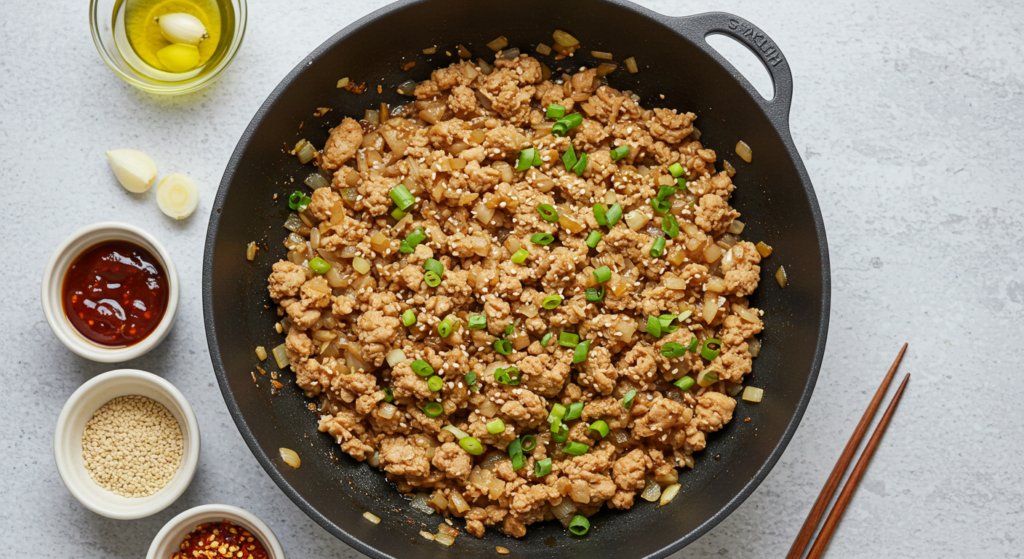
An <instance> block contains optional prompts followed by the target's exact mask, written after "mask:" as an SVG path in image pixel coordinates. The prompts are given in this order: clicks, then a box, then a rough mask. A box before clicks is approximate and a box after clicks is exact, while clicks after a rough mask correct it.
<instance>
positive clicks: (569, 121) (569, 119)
mask: <svg viewBox="0 0 1024 559" xmlns="http://www.w3.org/2000/svg"><path fill="white" fill-rule="evenodd" d="M560 120H561V121H562V122H565V124H566V125H567V126H568V127H569V129H570V130H571V129H573V128H576V127H577V126H579V125H581V124H583V115H581V114H580V113H572V114H567V115H565V117H564V118H562V119H560Z"/></svg>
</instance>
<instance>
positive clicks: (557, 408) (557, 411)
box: [548, 404, 565, 423]
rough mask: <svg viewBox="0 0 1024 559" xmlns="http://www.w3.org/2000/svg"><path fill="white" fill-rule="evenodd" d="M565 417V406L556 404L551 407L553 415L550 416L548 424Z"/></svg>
mask: <svg viewBox="0 0 1024 559" xmlns="http://www.w3.org/2000/svg"><path fill="white" fill-rule="evenodd" d="M563 417H565V406H563V405H562V404H555V405H553V406H551V413H550V414H548V423H554V422H555V420H556V419H559V420H560V419H562V418H563Z"/></svg>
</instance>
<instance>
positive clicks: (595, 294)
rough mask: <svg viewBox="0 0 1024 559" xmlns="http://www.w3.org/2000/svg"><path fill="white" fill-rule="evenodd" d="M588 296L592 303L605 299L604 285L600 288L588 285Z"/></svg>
mask: <svg viewBox="0 0 1024 559" xmlns="http://www.w3.org/2000/svg"><path fill="white" fill-rule="evenodd" d="M586 297H587V301H590V302H591V303H597V302H599V301H604V286H603V285H602V286H601V288H600V289H597V288H594V287H588V288H587V296H586Z"/></svg>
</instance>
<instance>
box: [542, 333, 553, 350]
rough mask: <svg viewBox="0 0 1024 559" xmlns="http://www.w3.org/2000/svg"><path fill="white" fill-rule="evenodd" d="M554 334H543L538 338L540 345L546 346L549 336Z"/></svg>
mask: <svg viewBox="0 0 1024 559" xmlns="http://www.w3.org/2000/svg"><path fill="white" fill-rule="evenodd" d="M552 336H554V334H552V333H551V332H548V333H547V334H544V337H543V338H541V339H540V345H542V346H544V347H548V342H550V341H551V337H552Z"/></svg>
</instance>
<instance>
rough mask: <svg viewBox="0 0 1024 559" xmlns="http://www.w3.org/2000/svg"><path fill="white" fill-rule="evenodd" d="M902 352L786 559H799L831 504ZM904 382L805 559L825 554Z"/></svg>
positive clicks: (861, 419)
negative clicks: (829, 503)
mask: <svg viewBox="0 0 1024 559" xmlns="http://www.w3.org/2000/svg"><path fill="white" fill-rule="evenodd" d="M906 351H907V344H903V347H902V348H901V349H900V354H899V355H897V356H896V361H894V362H893V364H892V367H890V368H889V372H888V373H886V375H885V378H884V379H882V384H881V386H879V387H878V390H877V391H875V396H874V398H872V399H871V403H870V404H868V409H866V410H864V416H863V417H861V418H860V423H858V424H857V428H856V429H854V431H853V435H852V436H850V441H849V442H847V443H846V448H844V449H843V453H842V454H841V455H840V456H839V461H838V462H836V465H835V467H834V468H832V474H831V475H829V476H828V481H826V482H825V487H823V488H822V489H821V493H820V494H818V500H817V501H815V502H814V506H813V507H811V512H810V513H809V514H808V515H807V520H805V521H804V525H803V527H802V528H800V533H799V534H797V536H796V541H794V542H793V547H791V548H790V549H789V554H788V555H786V559H800V558H801V557H802V556H803V554H804V550H805V549H806V548H807V544H809V543H810V542H811V536H813V535H814V530H815V528H817V527H818V523H819V522H820V521H821V517H822V515H823V514H825V508H826V507H827V506H828V502H829V501H830V500H832V494H833V493H835V491H836V487H838V486H839V481H840V480H841V479H842V478H843V473H844V472H846V468H847V466H849V465H850V460H852V459H853V453H854V452H856V451H857V447H858V446H860V442H861V440H863V439H864V434H865V433H866V432H867V430H868V426H869V425H871V420H872V419H873V418H874V417H875V412H877V411H878V405H879V404H881V403H882V398H883V397H885V392H886V391H887V390H888V389H889V384H890V383H892V378H893V375H894V374H895V373H896V368H897V367H899V365H900V361H901V360H902V359H903V353H904V352H906ZM908 380H910V374H909V373H907V376H905V377H903V382H902V383H900V387H899V388H898V389H897V390H896V394H895V395H893V397H892V401H891V402H889V407H888V408H886V409H885V413H884V414H883V415H882V419H881V420H879V422H878V426H877V427H875V432H874V433H872V434H871V438H870V439H868V444H867V446H865V447H864V452H862V453H861V455H860V459H858V460H857V465H856V466H854V467H853V472H851V473H850V478H849V479H847V480H846V485H844V486H843V490H842V491H841V492H840V493H839V497H838V498H836V503H835V505H834V506H833V507H832V512H830V513H829V515H828V518H826V519H825V525H824V526H822V527H821V532H819V533H818V537H817V539H815V540H814V544H813V545H812V546H811V551H810V552H809V553H808V554H807V559H819V558H820V557H821V556H822V554H824V553H825V548H826V547H827V546H828V542H829V539H830V538H831V537H832V533H833V532H835V529H836V526H838V525H839V520H840V519H841V518H842V516H843V511H844V510H846V505H847V504H849V502H850V499H851V498H853V492H854V491H856V490H857V484H858V483H859V482H860V478H861V477H862V476H863V475H864V470H866V469H867V467H868V462H869V461H870V460H871V455H872V454H874V453H875V448H876V447H878V443H879V441H881V440H882V435H883V434H884V433H885V428H886V427H887V426H888V425H889V419H890V418H892V414H893V412H894V411H896V405H897V404H899V402H900V397H901V396H903V389H904V388H906V386H907V381H908Z"/></svg>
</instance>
